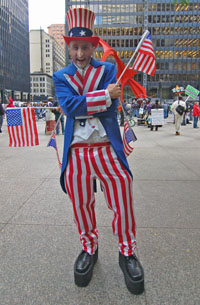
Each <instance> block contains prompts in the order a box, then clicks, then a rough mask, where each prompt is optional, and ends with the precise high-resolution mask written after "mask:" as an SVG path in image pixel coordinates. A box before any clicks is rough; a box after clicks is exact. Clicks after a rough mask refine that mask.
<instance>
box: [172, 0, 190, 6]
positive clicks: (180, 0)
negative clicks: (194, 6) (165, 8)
mask: <svg viewBox="0 0 200 305" xmlns="http://www.w3.org/2000/svg"><path fill="white" fill-rule="evenodd" d="M177 3H180V4H183V5H188V4H189V3H190V1H189V0H174V4H177Z"/></svg>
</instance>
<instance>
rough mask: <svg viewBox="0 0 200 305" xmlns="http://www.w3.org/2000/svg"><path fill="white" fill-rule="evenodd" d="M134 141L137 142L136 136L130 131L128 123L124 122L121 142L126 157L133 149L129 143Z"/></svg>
mask: <svg viewBox="0 0 200 305" xmlns="http://www.w3.org/2000/svg"><path fill="white" fill-rule="evenodd" d="M131 133H132V135H131ZM136 140H137V138H136V135H135V134H134V132H133V130H132V129H131V130H130V129H129V126H128V123H127V122H126V121H125V123H124V132H123V139H122V141H123V148H124V152H125V155H126V156H127V157H128V156H129V155H130V154H131V153H132V151H133V149H134V147H133V146H131V145H130V142H133V141H136Z"/></svg>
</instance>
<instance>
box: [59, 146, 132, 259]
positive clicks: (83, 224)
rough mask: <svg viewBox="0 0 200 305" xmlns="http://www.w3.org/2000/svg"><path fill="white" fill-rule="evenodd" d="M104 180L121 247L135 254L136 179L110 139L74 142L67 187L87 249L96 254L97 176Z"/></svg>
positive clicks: (66, 172) (68, 169)
mask: <svg viewBox="0 0 200 305" xmlns="http://www.w3.org/2000/svg"><path fill="white" fill-rule="evenodd" d="M96 178H98V179H99V180H100V183H101V186H102V189H103V192H104V196H105V199H106V202H107V205H108V208H110V209H111V210H112V211H113V212H114V219H113V222H112V229H113V234H114V235H116V236H118V242H119V250H120V251H121V253H122V254H123V255H126V256H128V255H131V254H133V252H134V249H135V247H136V240H135V220H134V213H133V197H132V178H131V176H130V174H129V173H128V171H127V170H126V169H124V167H123V166H122V164H121V163H120V161H119V160H118V158H117V156H116V153H115V152H114V150H113V148H112V146H111V145H110V143H109V142H106V143H105V142H104V143H93V144H87V143H79V144H74V145H72V147H71V149H70V155H69V162H68V165H67V168H66V170H65V186H66V190H67V192H68V194H69V197H70V199H71V201H72V204H73V211H74V217H75V223H76V224H77V227H78V231H79V234H80V240H81V243H82V245H83V249H84V251H87V252H88V253H89V254H93V253H94V252H95V250H96V248H97V244H98V231H97V228H96V217H95V196H94V179H96Z"/></svg>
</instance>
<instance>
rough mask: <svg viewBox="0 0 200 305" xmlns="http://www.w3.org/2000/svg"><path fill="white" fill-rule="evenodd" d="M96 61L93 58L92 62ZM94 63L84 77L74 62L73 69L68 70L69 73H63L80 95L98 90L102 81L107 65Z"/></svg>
mask: <svg viewBox="0 0 200 305" xmlns="http://www.w3.org/2000/svg"><path fill="white" fill-rule="evenodd" d="M94 62H95V61H94V60H93V59H92V61H91V63H92V64H93V63H94ZM92 64H91V65H90V66H89V67H88V68H87V71H86V73H85V76H84V78H83V77H82V75H81V74H80V73H79V71H78V70H77V69H76V68H75V66H74V64H73V63H72V65H71V69H70V70H68V71H67V72H68V73H67V74H66V73H65V74H63V75H64V77H65V79H66V80H67V81H68V83H69V84H70V85H71V86H72V88H73V89H74V90H75V91H76V92H77V93H78V94H79V95H85V94H86V93H87V92H91V91H95V90H97V88H98V85H99V83H100V81H101V78H102V76H103V73H104V70H105V66H104V65H95V66H93V65H92ZM74 68H75V69H74Z"/></svg>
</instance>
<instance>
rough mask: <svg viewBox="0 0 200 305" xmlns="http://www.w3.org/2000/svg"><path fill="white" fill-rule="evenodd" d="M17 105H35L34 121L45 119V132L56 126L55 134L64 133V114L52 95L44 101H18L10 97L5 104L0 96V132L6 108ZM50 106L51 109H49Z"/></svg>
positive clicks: (49, 131) (0, 131)
mask: <svg viewBox="0 0 200 305" xmlns="http://www.w3.org/2000/svg"><path fill="white" fill-rule="evenodd" d="M14 107H16V108H18V107H35V117H36V121H39V120H40V119H44V120H45V121H46V126H45V133H46V134H50V133H51V131H52V130H53V129H54V127H55V128H56V134H57V135H59V134H60V133H62V134H64V129H65V127H64V121H65V119H64V115H63V114H61V112H60V107H59V105H58V102H57V101H54V99H53V97H48V99H47V100H46V101H39V100H38V101H36V102H30V101H26V102H20V101H14V100H13V99H12V97H9V98H7V104H3V103H2V99H1V98H0V133H2V126H3V120H4V117H5V115H6V109H7V108H14ZM51 108H52V109H51Z"/></svg>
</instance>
